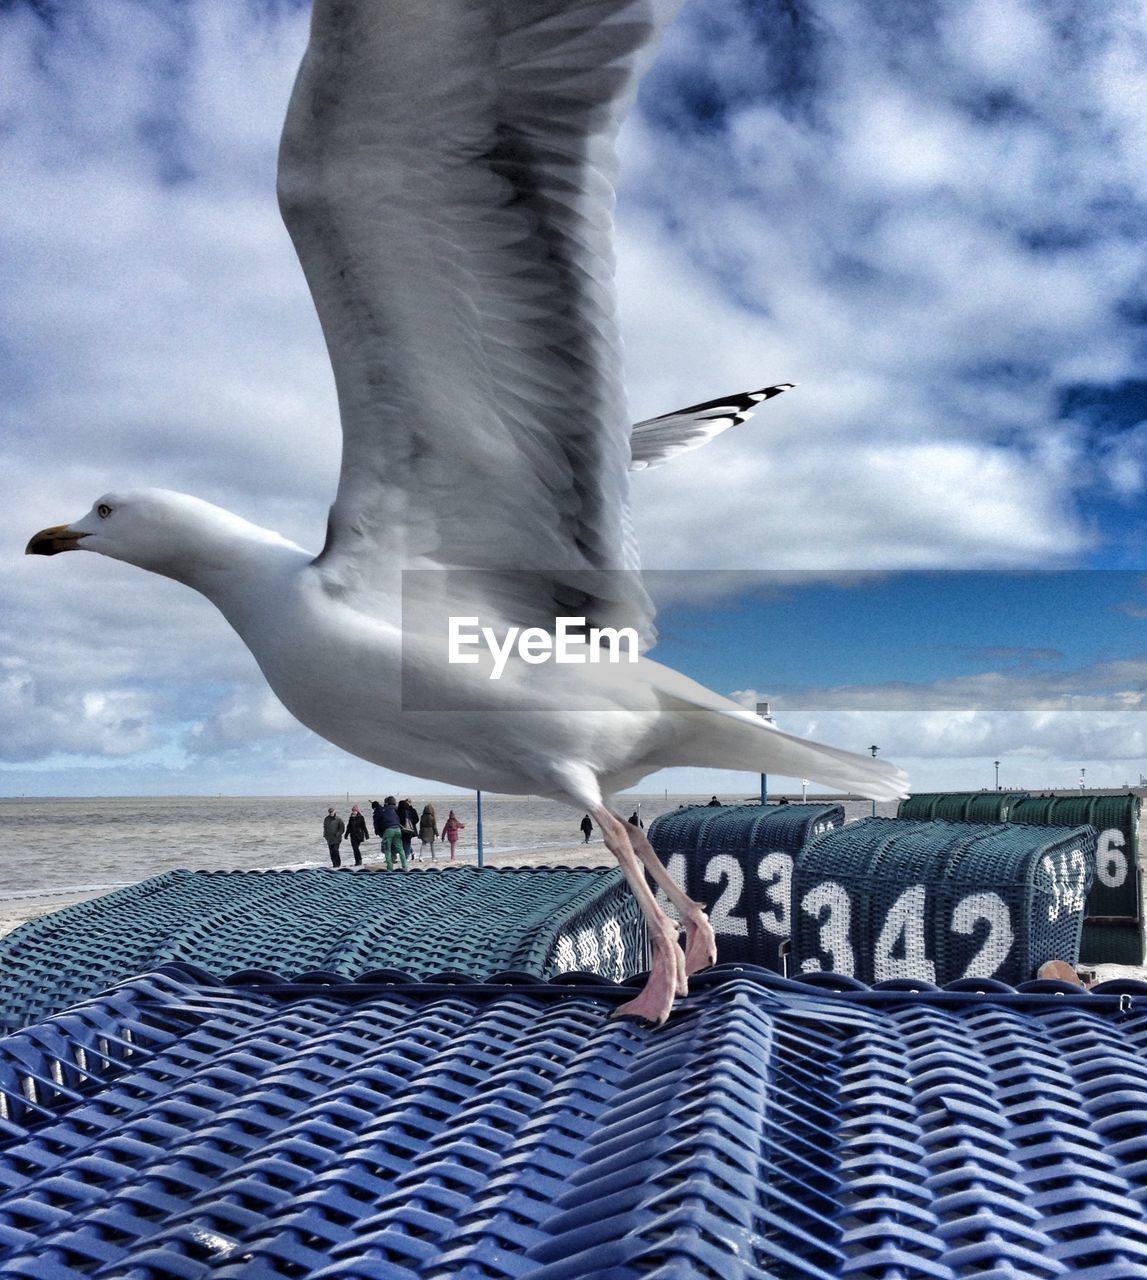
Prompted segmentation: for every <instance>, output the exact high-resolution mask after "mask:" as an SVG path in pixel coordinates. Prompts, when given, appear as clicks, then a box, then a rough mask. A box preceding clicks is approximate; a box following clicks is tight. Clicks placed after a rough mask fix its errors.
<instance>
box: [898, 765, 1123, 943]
mask: <svg viewBox="0 0 1147 1280" xmlns="http://www.w3.org/2000/svg"><path fill="white" fill-rule="evenodd" d="M1140 808H1141V801H1140V797H1139V796H1137V795H1135V794H1134V793H1133V792H1128V793H1127V794H1126V795H1115V796H1112V795H1087V794H1083V795H1065V796H1033V795H1029V794H1028V793H1027V792H1025V791H949V792H937V793H930V794H920V795H914V796H909V797H908V798H907V799H906V800H902V801H901V802H900V807H899V808H898V809H897V811H896V816H897V817H898V818H910V819H913V820H927V819H930V818H943V819H946V820H947V821H949V822H1022V823H1025V824H1028V825H1031V826H1063V827H1080V826H1092V827H1094V828H1095V829H1096V831H1097V832H1098V833H1099V841H1098V849H1097V854H1096V876H1095V880H1094V883H1093V884H1092V887H1091V893H1090V894H1089V895H1088V899H1087V914H1086V916H1085V917H1084V922H1083V937H1082V940H1081V942H1080V958H1081V959H1082V960H1084V961H1086V962H1087V963H1088V964H1102V963H1106V964H1128V965H1131V964H1134V965H1138V964H1142V963H1143V956H1144V945H1143V927H1142V921H1141V919H1140V906H1141V902H1142V895H1141V891H1140V883H1139V870H1138V862H1139V856H1138V846H1139V819H1140Z"/></svg>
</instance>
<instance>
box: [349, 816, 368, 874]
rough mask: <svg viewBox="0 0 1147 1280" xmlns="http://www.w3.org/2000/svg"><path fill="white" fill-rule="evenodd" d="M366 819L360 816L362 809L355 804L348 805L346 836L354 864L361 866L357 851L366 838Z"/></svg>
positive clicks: (359, 855) (360, 857)
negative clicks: (352, 851)
mask: <svg viewBox="0 0 1147 1280" xmlns="http://www.w3.org/2000/svg"><path fill="white" fill-rule="evenodd" d="M367 835H368V832H367V829H366V819H365V818H364V817H363V816H362V811H361V810H360V809H359V807H358V805H357V804H352V805H351V807H350V817H349V818H348V819H347V820H346V838H347V839H348V840H349V841H350V847H351V848H352V849H353V850H354V865H355V866H356V867H361V866H362V854H361V853H360V852H359V845H360V844H362V842H363V841H364V840H365V839H366V838H367Z"/></svg>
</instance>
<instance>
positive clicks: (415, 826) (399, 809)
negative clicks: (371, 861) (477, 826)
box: [323, 796, 466, 871]
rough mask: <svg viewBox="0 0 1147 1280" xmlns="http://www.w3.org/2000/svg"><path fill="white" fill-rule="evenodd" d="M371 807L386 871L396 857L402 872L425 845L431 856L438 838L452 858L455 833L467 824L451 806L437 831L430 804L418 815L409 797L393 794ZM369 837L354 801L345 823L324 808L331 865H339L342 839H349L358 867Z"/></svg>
mask: <svg viewBox="0 0 1147 1280" xmlns="http://www.w3.org/2000/svg"><path fill="white" fill-rule="evenodd" d="M370 807H371V825H372V826H373V828H374V834H375V835H376V836H378V838H379V840H380V841H381V844H380V846H379V852H380V853H381V854H382V856H383V858H385V860H386V869H387V871H392V870H393V869H394V861H395V859H397V860H398V864H399V866H400V867H401V868H402V870H403V871H405V870H406V860H407V858H410V859H413V858H415V857H418V856H422V855H424V854H425V852H426V846H427V845H429V846H430V856H431V857H432V858H433V857H434V856H435V853H434V842H435V840H438V839H444V840H445V841H446V843H447V844H448V845H449V846H450V858H451V860H453V858H454V853H455V849H456V847H457V845H458V833H459V832H460V831H461V830H462V829H463V828H464V827H465V826H466V824H465V823H464V822H460V821H459V820H458V815H457V814H456V813H455V812H454V810H453V809H451V810H450V814H449V817H447V819H446V821H445V822H444V823H443V824H442V830H441V831H439V829H438V815H437V813H436V812H435V810H434V806H433V805H432V804H428V805H426V806H425V807H424V808H423V810H422V813H421V814H419V812H418V810H417V809H416V808H415V807H414V805H413V804H412V803H411V802H410V801H409V800H396V799H395V798H394V796H387V797H386V799H385V800H384V801H383V802H382V803H381V804H379V802H378V801H377V800H372V801H371V802H370ZM369 836H370V833H369V832H368V831H367V826H366V817H365V816H364V814H363V812H362V810H361V809H360V808H359V807H358V805H357V804H352V805H351V808H350V817H349V818H348V819H347V820H346V822H345V823H344V822H343V820H342V818H340V817H339V815H338V814H337V813H336V812H335V810H334V807H333V806H332V807H331V808H329V809H328V810H327V816H326V817H325V818H324V819H323V839H324V840H325V841H326V842H327V848H328V850H329V851H330V855H331V866H332V867H341V866H342V855H341V852H340V849H341V845H342V842H343V840H349V841H350V847H351V849H352V851H353V853H354V865H355V866H356V867H361V866H362V864H363V863H362V845H363V843H364V842H365V841H366V840H368V839H369ZM415 836H417V837H418V839H419V840H420V841H421V845H420V847H419V851H418V854H414V853H413V852H412V851H411V846H412V844H413V842H414V837H415Z"/></svg>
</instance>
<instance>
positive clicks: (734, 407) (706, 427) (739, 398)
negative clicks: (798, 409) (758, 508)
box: [629, 382, 796, 471]
mask: <svg viewBox="0 0 1147 1280" xmlns="http://www.w3.org/2000/svg"><path fill="white" fill-rule="evenodd" d="M795 386H796V383H795V382H778V383H776V384H775V385H774V386H771V387H762V388H761V389H760V390H759V391H743V392H741V393H740V394H739V395H735V396H726V397H725V398H724V399H723V400H707V401H706V402H705V403H704V404H693V405H690V406H689V408H687V409H678V410H677V411H676V413H665V414H662V415H661V417H660V418H647V419H646V420H645V421H644V422H638V423H635V424H634V427H633V430H632V432H631V434H630V437H629V442H630V449H631V453H632V457H631V460H630V464H629V466H630V470H631V471H645V470H646V469H647V468H649V467H657V466H660V465H661V463H663V462H667V461H668V460H669V459H670V458H675V457H676V456H677V455H678V454H679V453H686V452H687V451H688V450H690V449H699V448H700V447H701V445H703V444H708V443H709V441H710V440H713V439H715V438H716V437H717V436H719V435H720V434H721V432H722V431H727V430H728V429H729V428H730V427H735V426H737V425H738V424H739V423H742V422H744V421H745V419H746V418H751V417H752V416H753V410H754V409H755V408H756V407H757V405H759V404H760V403H761V401H762V400H771V399H772V398H773V396H779V395H780V394H781V392H782V391H791V390H792V388H793V387H795Z"/></svg>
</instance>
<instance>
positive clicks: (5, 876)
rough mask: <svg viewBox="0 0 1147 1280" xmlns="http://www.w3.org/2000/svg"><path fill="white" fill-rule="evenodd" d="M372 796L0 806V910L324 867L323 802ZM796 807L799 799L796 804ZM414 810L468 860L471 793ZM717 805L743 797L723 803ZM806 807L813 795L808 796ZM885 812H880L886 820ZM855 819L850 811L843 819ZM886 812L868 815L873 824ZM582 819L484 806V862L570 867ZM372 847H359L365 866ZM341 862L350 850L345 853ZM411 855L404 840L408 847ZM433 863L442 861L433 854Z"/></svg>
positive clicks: (598, 848)
mask: <svg viewBox="0 0 1147 1280" xmlns="http://www.w3.org/2000/svg"><path fill="white" fill-rule="evenodd" d="M383 798H384V797H382V796H355V795H351V796H345V795H343V796H225V795H221V796H158V797H155V796H147V797H138V796H135V797H133V796H124V797H115V798H106V797H99V798H74V797H67V798H63V797H61V798H55V797H7V798H5V797H0V906H2V905H3V903H4V902H5V901H8V902H10V903H17V902H19V901H20V900H21V899H27V898H33V897H38V896H42V895H52V894H62V893H85V894H87V893H97V892H103V891H110V890H112V889H117V888H120V887H122V886H123V885H127V884H135V883H137V882H138V881H140V880H144V879H146V878H147V877H148V876H153V875H159V874H160V873H162V872H164V871H174V870H177V869H183V868H185V869H188V870H193V871H195V870H202V871H213V870H267V869H270V868H290V867H324V866H330V858H329V856H328V854H327V847H326V843H325V841H324V840H323V818H324V817H325V816H326V812H327V807H328V806H329V805H333V806H334V807H335V809H336V810H337V812H338V813H339V815H340V816H341V817H342V818H343V819H344V820H345V819H346V816H347V815H348V814H349V812H350V806H351V804H358V805H359V807H360V808H361V809H362V811H363V813H364V814H365V815H366V818H367V825H368V827H369V826H370V812H371V811H370V801H371V800H373V799H378V800H381V799H383ZM709 798H710V797H709V796H681V795H662V796H657V797H653V796H632V795H631V796H623V797H620V798H619V803H620V807H621V809H622V812H623V816H625V817H628V816H629V814H630V813H631V812H633V811H634V810H635V809H636V810H637V811H638V813H639V814H640V817H641V819H642V821H643V822H644V823H645V824H646V825H647V826H648V824H649V823H650V822H651V821H652V820H653V819H654V818H656V817H657V816H658V815H659V814H661V813H665V812H667V811H669V810H672V809H676V808H678V807H679V806H680V805H682V804H704V803H705V802H706V801H707V800H708V799H709ZM794 798H799V797H794ZM411 799H412V801H413V803H414V804H415V806H416V807H417V808H418V810H419V812H421V811H422V806H423V805H424V804H426V803H427V802H430V803H431V804H433V805H434V806H435V810H436V812H437V815H438V823H439V826H441V825H442V823H443V821H444V820H445V818H446V815H447V813H448V812H449V811H450V809H454V811H455V812H456V813H457V815H458V818H459V820H460V821H461V822H463V823H465V824H466V825H465V829H464V830H463V831H462V833H461V839H460V841H459V844H458V859H459V861H469V862H472V861H475V860H476V855H477V835H478V832H477V809H476V802H475V796H474V795H473V794H469V795H461V796H460V795H452V796H412V797H411ZM721 799H722V801H723V802H724V803H727V804H737V803H745V802H752V801H753V800H754V797H749V796H722V797H721ZM809 799H810V800H812V799H813V797H811V796H810V797H809ZM895 808H896V806H895V804H893V805H891V806H887V812H888V814H889V815H891V814H894V813H895ZM852 810H855V812H852ZM885 810H886V806H878V812H880V813H881V814H882V815H883V814H884V812H885ZM870 812H871V804H870V802H869V801H857V802H853V803H851V804H848V805H846V815H847V816H848V817H849V818H853V817H859V816H866V815H868V814H869V813H870ZM580 821H581V814H579V813H577V812H576V811H575V810H573V809H571V808H569V807H568V806H566V805H563V804H560V803H558V802H557V801H554V800H546V799H542V798H539V797H536V796H497V795H483V797H482V834H483V854H484V857H485V858H486V859H489V860H490V861H491V863H492V864H498V863H502V864H503V865H505V864H511V863H514V862H544V861H546V858H547V857H548V856H551V855H552V856H553V857H554V858H555V859H557V858H559V857H560V858H561V861H563V862H566V863H569V861H570V860H571V857H576V855H577V854H578V852H579V849H580V848H581V840H582V837H581V833H580V832H579V830H578V823H579V822H580ZM378 843H379V842H378V841H377V840H376V839H374V838H372V839H371V840H370V841H369V842H368V843H367V845H364V846H363V848H364V852H365V853H366V855H367V861H368V863H369V862H371V861H374V860H376V858H377V853H378ZM343 847H344V849H345V850H346V857H345V858H344V863H345V862H347V861H349V860H350V857H349V855H350V846H349V845H347V844H344V846H343ZM419 847H420V844H419V841H418V840H417V839H416V840H415V841H414V849H415V850H418V849H419ZM437 851H438V858H439V860H440V861H442V860H444V859H447V858H448V854H447V851H446V849H445V848H444V847H443V846H442V844H441V843H439V845H438V846H437ZM585 853H586V861H587V864H589V865H593V864H595V863H600V862H603V861H609V860H610V859H609V855H608V853H607V851H606V850H605V849H604V847H603V846H602V843H601V839H600V833H598V832H596V831H595V832H594V833H593V838H592V841H591V847H590V848H589V849H586V850H585Z"/></svg>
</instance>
